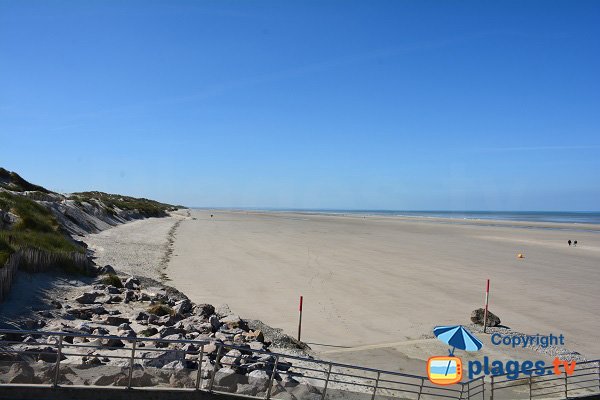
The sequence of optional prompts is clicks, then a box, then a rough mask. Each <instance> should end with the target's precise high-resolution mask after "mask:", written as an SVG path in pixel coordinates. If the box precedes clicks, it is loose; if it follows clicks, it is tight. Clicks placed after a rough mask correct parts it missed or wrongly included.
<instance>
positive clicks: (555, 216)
mask: <svg viewBox="0 0 600 400" xmlns="http://www.w3.org/2000/svg"><path fill="white" fill-rule="evenodd" d="M269 211H282V212H290V211H291V212H300V213H310V214H312V213H318V214H338V215H340V214H341V215H382V216H384V215H386V216H398V217H420V218H450V219H457V220H499V221H523V222H554V223H569V224H573V223H575V224H600V212H598V211H401V210H335V209H311V210H308V209H303V210H298V209H296V210H294V209H286V210H283V209H278V210H269Z"/></svg>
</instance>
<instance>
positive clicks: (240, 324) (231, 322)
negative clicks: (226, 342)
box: [219, 315, 248, 331]
mask: <svg viewBox="0 0 600 400" xmlns="http://www.w3.org/2000/svg"><path fill="white" fill-rule="evenodd" d="M219 322H221V324H223V325H226V326H227V328H228V329H235V328H240V329H243V330H245V331H247V330H248V328H247V326H246V324H245V322H244V321H243V320H242V319H241V318H240V317H239V316H237V315H228V316H226V317H223V318H221V319H220V320H219ZM244 326H246V329H244Z"/></svg>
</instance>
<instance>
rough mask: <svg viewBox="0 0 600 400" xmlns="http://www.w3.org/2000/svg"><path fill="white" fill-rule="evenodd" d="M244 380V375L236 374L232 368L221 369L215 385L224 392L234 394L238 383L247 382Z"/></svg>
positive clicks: (217, 374) (216, 375) (216, 376)
mask: <svg viewBox="0 0 600 400" xmlns="http://www.w3.org/2000/svg"><path fill="white" fill-rule="evenodd" d="M244 378H245V377H244V375H239V374H236V373H235V371H234V370H233V369H231V368H221V369H219V370H218V371H217V373H216V374H215V380H214V385H215V386H218V387H219V389H220V390H222V391H224V392H234V391H235V390H236V388H237V385H238V383H240V381H243V380H245V379H244ZM243 383H246V382H243Z"/></svg>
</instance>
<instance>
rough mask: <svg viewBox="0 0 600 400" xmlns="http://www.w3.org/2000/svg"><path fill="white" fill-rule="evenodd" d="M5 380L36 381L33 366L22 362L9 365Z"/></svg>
mask: <svg viewBox="0 0 600 400" xmlns="http://www.w3.org/2000/svg"><path fill="white" fill-rule="evenodd" d="M6 380H7V382H8V383H36V379H35V372H34V371H33V368H31V366H29V365H28V364H26V363H24V362H16V363H14V364H13V365H11V367H10V370H9V371H8V374H7V375H6Z"/></svg>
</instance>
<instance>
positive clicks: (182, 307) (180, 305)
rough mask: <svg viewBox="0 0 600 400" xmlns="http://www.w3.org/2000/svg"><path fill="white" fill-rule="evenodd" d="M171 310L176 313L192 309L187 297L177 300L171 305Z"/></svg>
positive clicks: (187, 311) (185, 312)
mask: <svg viewBox="0 0 600 400" xmlns="http://www.w3.org/2000/svg"><path fill="white" fill-rule="evenodd" d="M173 311H175V312H176V313H177V314H182V315H183V314H188V313H189V312H190V311H192V302H191V301H189V300H188V299H183V300H181V301H178V302H176V303H175V305H174V306H173Z"/></svg>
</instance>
